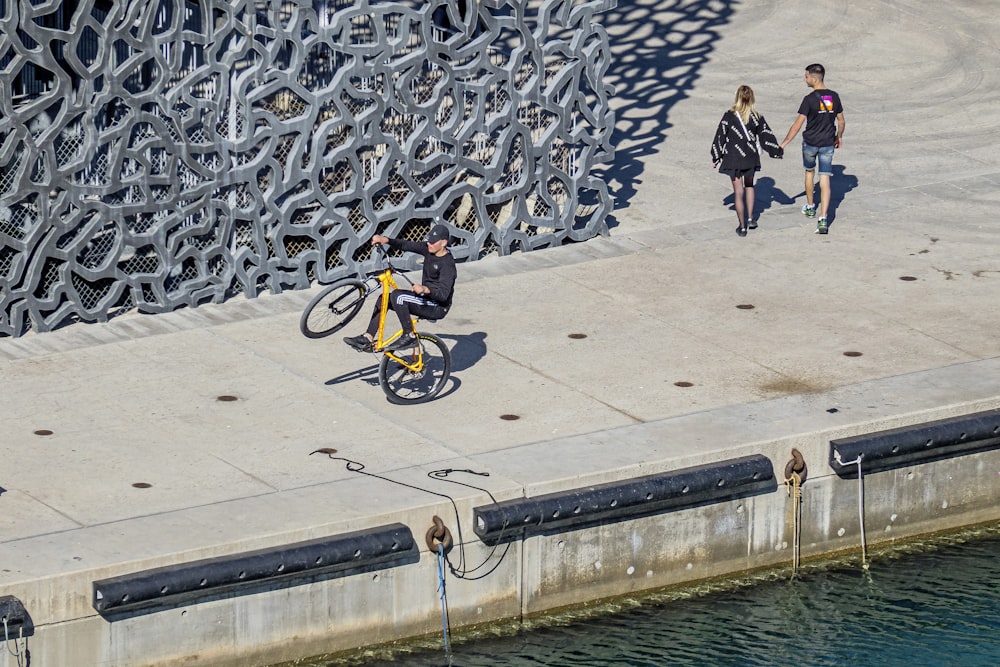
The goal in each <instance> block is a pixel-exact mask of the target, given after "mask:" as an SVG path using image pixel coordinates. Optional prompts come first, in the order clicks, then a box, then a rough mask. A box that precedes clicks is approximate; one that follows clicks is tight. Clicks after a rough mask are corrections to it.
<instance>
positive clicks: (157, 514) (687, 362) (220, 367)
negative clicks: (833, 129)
mask: <svg viewBox="0 0 1000 667" xmlns="http://www.w3.org/2000/svg"><path fill="white" fill-rule="evenodd" d="M604 22H605V25H607V26H608V29H609V32H610V33H611V42H612V51H613V53H614V54H615V61H614V63H613V65H612V67H611V71H610V72H609V78H610V79H611V80H612V83H614V84H615V86H616V87H617V94H616V96H615V98H614V104H615V106H616V108H617V110H618V114H619V115H618V122H617V128H618V131H617V139H616V141H617V145H618V154H617V157H616V159H615V161H614V163H613V164H610V165H607V168H606V176H607V179H608V182H609V183H610V186H611V188H612V190H613V191H614V193H615V196H616V211H615V213H614V216H613V219H612V220H611V233H610V236H609V237H606V238H598V239H594V240H592V241H590V242H587V243H582V244H575V245H571V246H566V247H562V248H557V249H552V250H544V251H538V252H535V253H531V254H527V255H517V256H511V257H504V258H497V257H491V258H487V259H485V260H482V261H479V262H474V263H469V264H463V265H461V266H460V267H459V284H458V287H457V292H456V297H455V306H454V308H453V311H452V314H451V315H450V316H449V317H448V318H446V319H444V320H442V321H440V322H438V323H436V324H435V325H432V327H431V330H432V331H433V332H435V333H438V334H439V335H440V336H442V337H443V338H444V339H445V340H446V341H447V342H448V343H449V344H450V345H451V346H452V350H453V356H454V359H455V368H454V375H453V380H452V382H451V384H450V385H449V387H447V388H446V391H445V393H444V394H443V395H442V396H441V397H440V398H439V399H437V400H435V401H434V402H432V403H429V404H427V405H419V406H398V405H394V404H391V403H389V402H387V401H386V399H385V397H384V395H383V394H382V391H381V390H380V389H379V387H378V384H377V372H376V371H377V366H376V364H377V359H376V358H375V357H372V356H369V355H361V354H358V353H356V352H354V351H353V350H351V349H349V348H348V347H347V346H345V345H344V344H343V343H341V342H340V336H339V335H337V336H335V337H333V339H330V340H323V341H314V340H308V339H306V338H304V337H302V336H301V335H300V334H299V332H298V328H297V324H298V317H299V313H300V312H301V310H302V308H303V306H304V305H305V304H306V303H307V301H308V300H309V298H310V297H311V296H312V295H313V294H315V292H316V289H318V288H314V289H313V290H309V291H305V292H299V293H289V294H283V295H277V296H265V297H262V298H259V299H256V300H251V301H246V300H234V301H232V302H230V303H226V304H221V305H208V306H204V307H200V308H197V309H191V310H186V311H179V312H176V313H172V314H168V315H162V316H140V315H128V316H124V317H121V318H119V319H116V320H114V321H112V322H110V323H107V324H101V325H75V326H72V327H68V328H66V329H63V330H60V331H57V332H53V333H47V334H41V335H29V336H25V337H23V338H20V339H9V338H8V339H2V340H0V377H2V383H0V402H2V405H3V413H2V414H3V429H2V432H0V487H2V489H3V492H2V493H0V563H2V571H0V588H2V587H3V586H4V585H12V584H16V583H19V582H25V581H32V580H37V579H42V578H46V577H54V576H59V575H63V574H70V573H74V572H80V571H83V570H88V571H90V572H93V571H95V568H96V569H98V570H99V569H101V568H106V571H107V572H118V571H120V570H121V564H123V563H132V562H135V563H139V562H142V563H144V564H148V563H149V562H153V561H155V560H156V559H160V558H162V561H163V562H171V561H172V562H176V561H178V560H185V559H188V558H191V557H203V556H206V555H217V554H224V553H230V552H234V551H237V550H241V549H247V548H257V547H262V546H269V545H272V544H280V543H285V542H288V541H291V540H294V539H307V538H308V537H312V536H316V535H322V534H328V533H329V532H330V531H331V530H333V531H340V530H351V529H356V528H360V527H365V526H368V525H371V524H372V523H380V522H382V520H383V519H384V518H385V517H387V516H392V515H393V514H394V513H396V512H400V511H403V510H404V509H406V508H409V507H413V506H415V505H426V504H428V503H430V502H432V501H435V500H436V499H435V498H434V497H433V496H430V495H428V494H426V493H421V492H420V491H418V490H414V489H408V488H403V487H401V486H399V485H391V484H385V483H384V482H382V481H380V480H375V479H372V478H368V477H364V476H359V475H358V474H357V473H354V472H351V471H348V470H346V469H345V466H344V465H343V464H342V462H341V463H338V462H335V461H330V460H329V459H325V458H322V457H318V456H310V452H313V451H314V450H316V449H319V448H324V447H325V448H335V449H337V450H338V453H339V455H340V456H343V457H345V458H349V459H351V460H354V461H358V462H360V463H363V464H364V465H365V466H366V468H365V469H366V471H368V472H374V473H378V474H382V475H391V476H392V477H393V478H395V479H398V480H401V481H404V482H409V483H412V484H414V485H419V486H423V487H429V486H431V483H430V482H429V481H428V479H427V476H426V473H427V472H428V471H431V470H435V469H441V468H456V469H466V468H468V469H473V470H477V471H483V472H489V473H490V477H488V478H482V479H481V480H480V481H477V482H476V483H477V484H478V485H481V486H484V487H486V488H489V489H490V490H491V491H492V492H493V493H494V494H495V495H496V496H497V497H498V498H502V497H514V496H518V495H522V494H524V493H529V494H534V493H538V492H544V491H547V490H554V489H560V488H568V487H573V486H576V485H578V484H579V483H580V480H583V481H584V482H587V483H589V482H590V481H593V480H598V479H601V480H603V479H613V478H615V477H616V476H621V475H623V474H627V473H623V472H622V471H625V470H635V469H640V468H641V469H649V468H655V467H657V466H659V467H660V468H661V469H662V468H664V467H667V466H669V465H670V461H671V460H672V459H680V458H682V457H690V456H692V455H704V456H705V457H706V458H712V457H717V458H724V451H725V449H726V447H730V446H735V445H740V444H744V443H746V442H748V441H749V440H748V439H750V438H753V437H759V434H760V432H761V429H766V430H768V431H769V432H771V433H781V432H785V431H787V432H789V433H791V432H799V431H801V430H802V429H809V428H813V427H814V426H815V427H818V426H829V425H830V424H832V423H835V424H843V425H845V427H846V426H849V425H850V424H855V423H858V422H860V421H864V420H868V419H873V418H878V419H885V418H889V417H893V416H898V415H905V414H912V413H916V412H921V411H933V410H935V409H938V408H944V407H949V406H956V405H968V406H969V409H970V411H972V410H974V409H985V408H988V407H997V406H998V405H1000V373H997V371H998V370H1000V336H998V335H997V332H998V330H1000V311H998V309H997V308H996V304H997V302H998V300H1000V243H998V241H1000V228H998V225H997V213H996V211H997V206H998V204H1000V150H998V149H1000V57H998V55H1000V54H998V49H1000V30H997V28H998V23H1000V21H998V19H997V18H996V12H995V6H994V4H993V3H992V2H986V1H975V0H960V1H958V2H953V3H938V4H928V3H923V2H918V1H917V0H904V1H902V2H885V1H878V2H864V3H862V2H851V1H847V0H840V1H838V2H829V3H814V2H803V1H800V0H763V1H761V2H742V3H735V2H732V3H731V2H723V1H721V0H719V1H717V2H655V3H654V2H634V3H625V2H620V3H619V7H618V8H617V9H615V10H612V11H610V12H608V13H607V14H606V15H605V17H604ZM814 61H819V62H822V63H823V64H824V65H826V67H827V71H828V75H827V84H828V85H829V86H830V87H831V88H833V89H834V90H837V91H838V92H839V93H840V94H841V96H842V99H843V101H844V105H845V115H846V119H847V133H846V136H845V142H844V146H843V148H842V149H841V150H838V151H837V154H836V157H835V166H836V174H835V179H834V207H833V215H832V227H831V231H830V234H829V235H827V236H818V235H815V234H814V233H813V228H814V226H813V224H812V222H811V221H809V220H807V219H806V218H804V217H803V215H802V214H801V212H800V207H801V205H802V204H803V202H804V196H803V186H802V169H801V166H800V161H799V157H798V146H799V141H800V139H798V138H797V139H796V140H795V141H794V142H793V144H792V146H791V147H790V148H789V151H788V154H787V156H786V158H785V159H784V160H781V161H775V160H766V161H765V164H764V168H763V171H762V172H761V174H760V175H759V185H758V188H757V199H758V208H759V209H760V210H761V211H762V213H761V217H760V228H759V229H758V230H756V231H753V232H751V233H750V235H749V236H748V237H747V238H739V237H738V236H737V235H736V234H735V233H734V228H735V225H736V220H735V215H734V214H733V212H732V211H731V210H730V206H729V204H730V201H731V200H730V199H729V197H731V191H730V186H729V184H728V180H727V179H726V178H725V177H723V176H721V175H719V174H718V173H716V172H714V171H713V170H712V168H711V164H710V158H709V146H710V143H711V139H712V135H713V133H714V130H715V126H716V123H717V122H718V120H719V118H720V117H721V115H722V113H723V112H724V111H725V110H726V108H728V106H729V105H730V104H731V103H732V97H733V94H734V92H735V90H736V88H737V86H738V85H740V84H743V83H746V84H749V85H751V86H753V87H754V89H755V91H756V93H757V99H758V106H759V108H760V110H761V111H762V112H763V113H764V114H765V116H766V118H767V120H768V121H769V123H770V124H771V126H772V128H773V129H774V131H775V134H777V135H778V138H779V139H781V138H782V137H783V136H784V133H785V131H786V130H787V129H788V126H789V125H790V124H791V123H792V121H793V120H794V117H795V111H796V109H797V107H798V103H799V101H800V99H801V97H802V96H803V95H804V94H805V93H806V92H807V89H806V88H805V85H804V83H803V82H802V71H803V68H804V66H805V65H807V64H808V63H810V62H814ZM748 306H752V308H750V307H748ZM362 326H363V323H362V322H361V321H360V320H359V322H358V323H357V325H356V326H352V327H351V328H350V330H349V331H347V332H345V333H347V334H353V333H357V331H360V328H361V327H362ZM355 329H357V331H355ZM570 334H584V335H585V337H582V338H581V337H570ZM847 353H851V354H847ZM220 396H231V397H235V398H236V399H237V400H231V401H225V400H219V397H220ZM833 408H836V411H835V412H831V411H829V410H831V409H833ZM682 426H683V428H681V427H682ZM698 429H701V430H700V431H699V430H698ZM671 432H673V433H674V434H675V435H674V436H673V437H667V436H665V435H664V434H665V433H671ZM683 433H686V434H688V437H682V436H680V435H678V434H683ZM644 466H645V467H646V468H643V467H644ZM467 495H468V496H469V497H477V494H475V493H472V492H469V493H468V494H467ZM478 497H482V496H481V494H479V495H478ZM437 500H439V499H437ZM375 517H381V518H379V519H377V520H376V519H375ZM84 594H86V592H84Z"/></svg>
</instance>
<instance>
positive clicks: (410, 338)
mask: <svg viewBox="0 0 1000 667" xmlns="http://www.w3.org/2000/svg"><path fill="white" fill-rule="evenodd" d="M416 345H417V337H416V336H414V335H413V334H407V335H405V336H400V337H399V338H397V339H396V340H394V341H392V342H391V343H389V344H388V345H386V346H385V347H384V348H382V351H383V352H394V351H396V350H403V349H406V348H408V347H415V346H416Z"/></svg>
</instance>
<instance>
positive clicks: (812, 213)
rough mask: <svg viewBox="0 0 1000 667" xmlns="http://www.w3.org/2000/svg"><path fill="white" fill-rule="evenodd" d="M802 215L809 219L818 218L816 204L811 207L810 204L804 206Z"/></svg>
mask: <svg viewBox="0 0 1000 667" xmlns="http://www.w3.org/2000/svg"><path fill="white" fill-rule="evenodd" d="M802 214H803V215H804V216H806V217H807V218H815V217H816V204H813V205H811V206H810V205H809V204H806V205H805V206H803V207H802Z"/></svg>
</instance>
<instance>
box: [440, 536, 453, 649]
mask: <svg viewBox="0 0 1000 667" xmlns="http://www.w3.org/2000/svg"><path fill="white" fill-rule="evenodd" d="M437 562H438V592H439V593H440V594H441V633H442V634H443V635H444V652H445V655H447V654H449V653H451V647H450V646H449V645H448V601H447V597H446V596H445V591H444V563H445V558H444V545H443V544H441V543H440V542H439V543H438V556H437Z"/></svg>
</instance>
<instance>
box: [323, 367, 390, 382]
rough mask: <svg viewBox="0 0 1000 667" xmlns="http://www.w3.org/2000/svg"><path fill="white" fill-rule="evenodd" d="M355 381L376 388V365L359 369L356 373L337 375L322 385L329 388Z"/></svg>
mask: <svg viewBox="0 0 1000 667" xmlns="http://www.w3.org/2000/svg"><path fill="white" fill-rule="evenodd" d="M355 380H361V381H363V382H365V383H366V384H370V385H372V386H376V387H377V386H378V364H377V363H376V364H373V365H371V366H368V367H366V368H360V369H358V370H356V371H351V372H350V373H344V374H343V375H338V376H337V377H334V378H330V379H329V380H327V381H326V382H324V383H323V384H325V385H326V386H328V387H330V386H333V385H335V384H343V383H345V382H354V381H355Z"/></svg>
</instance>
